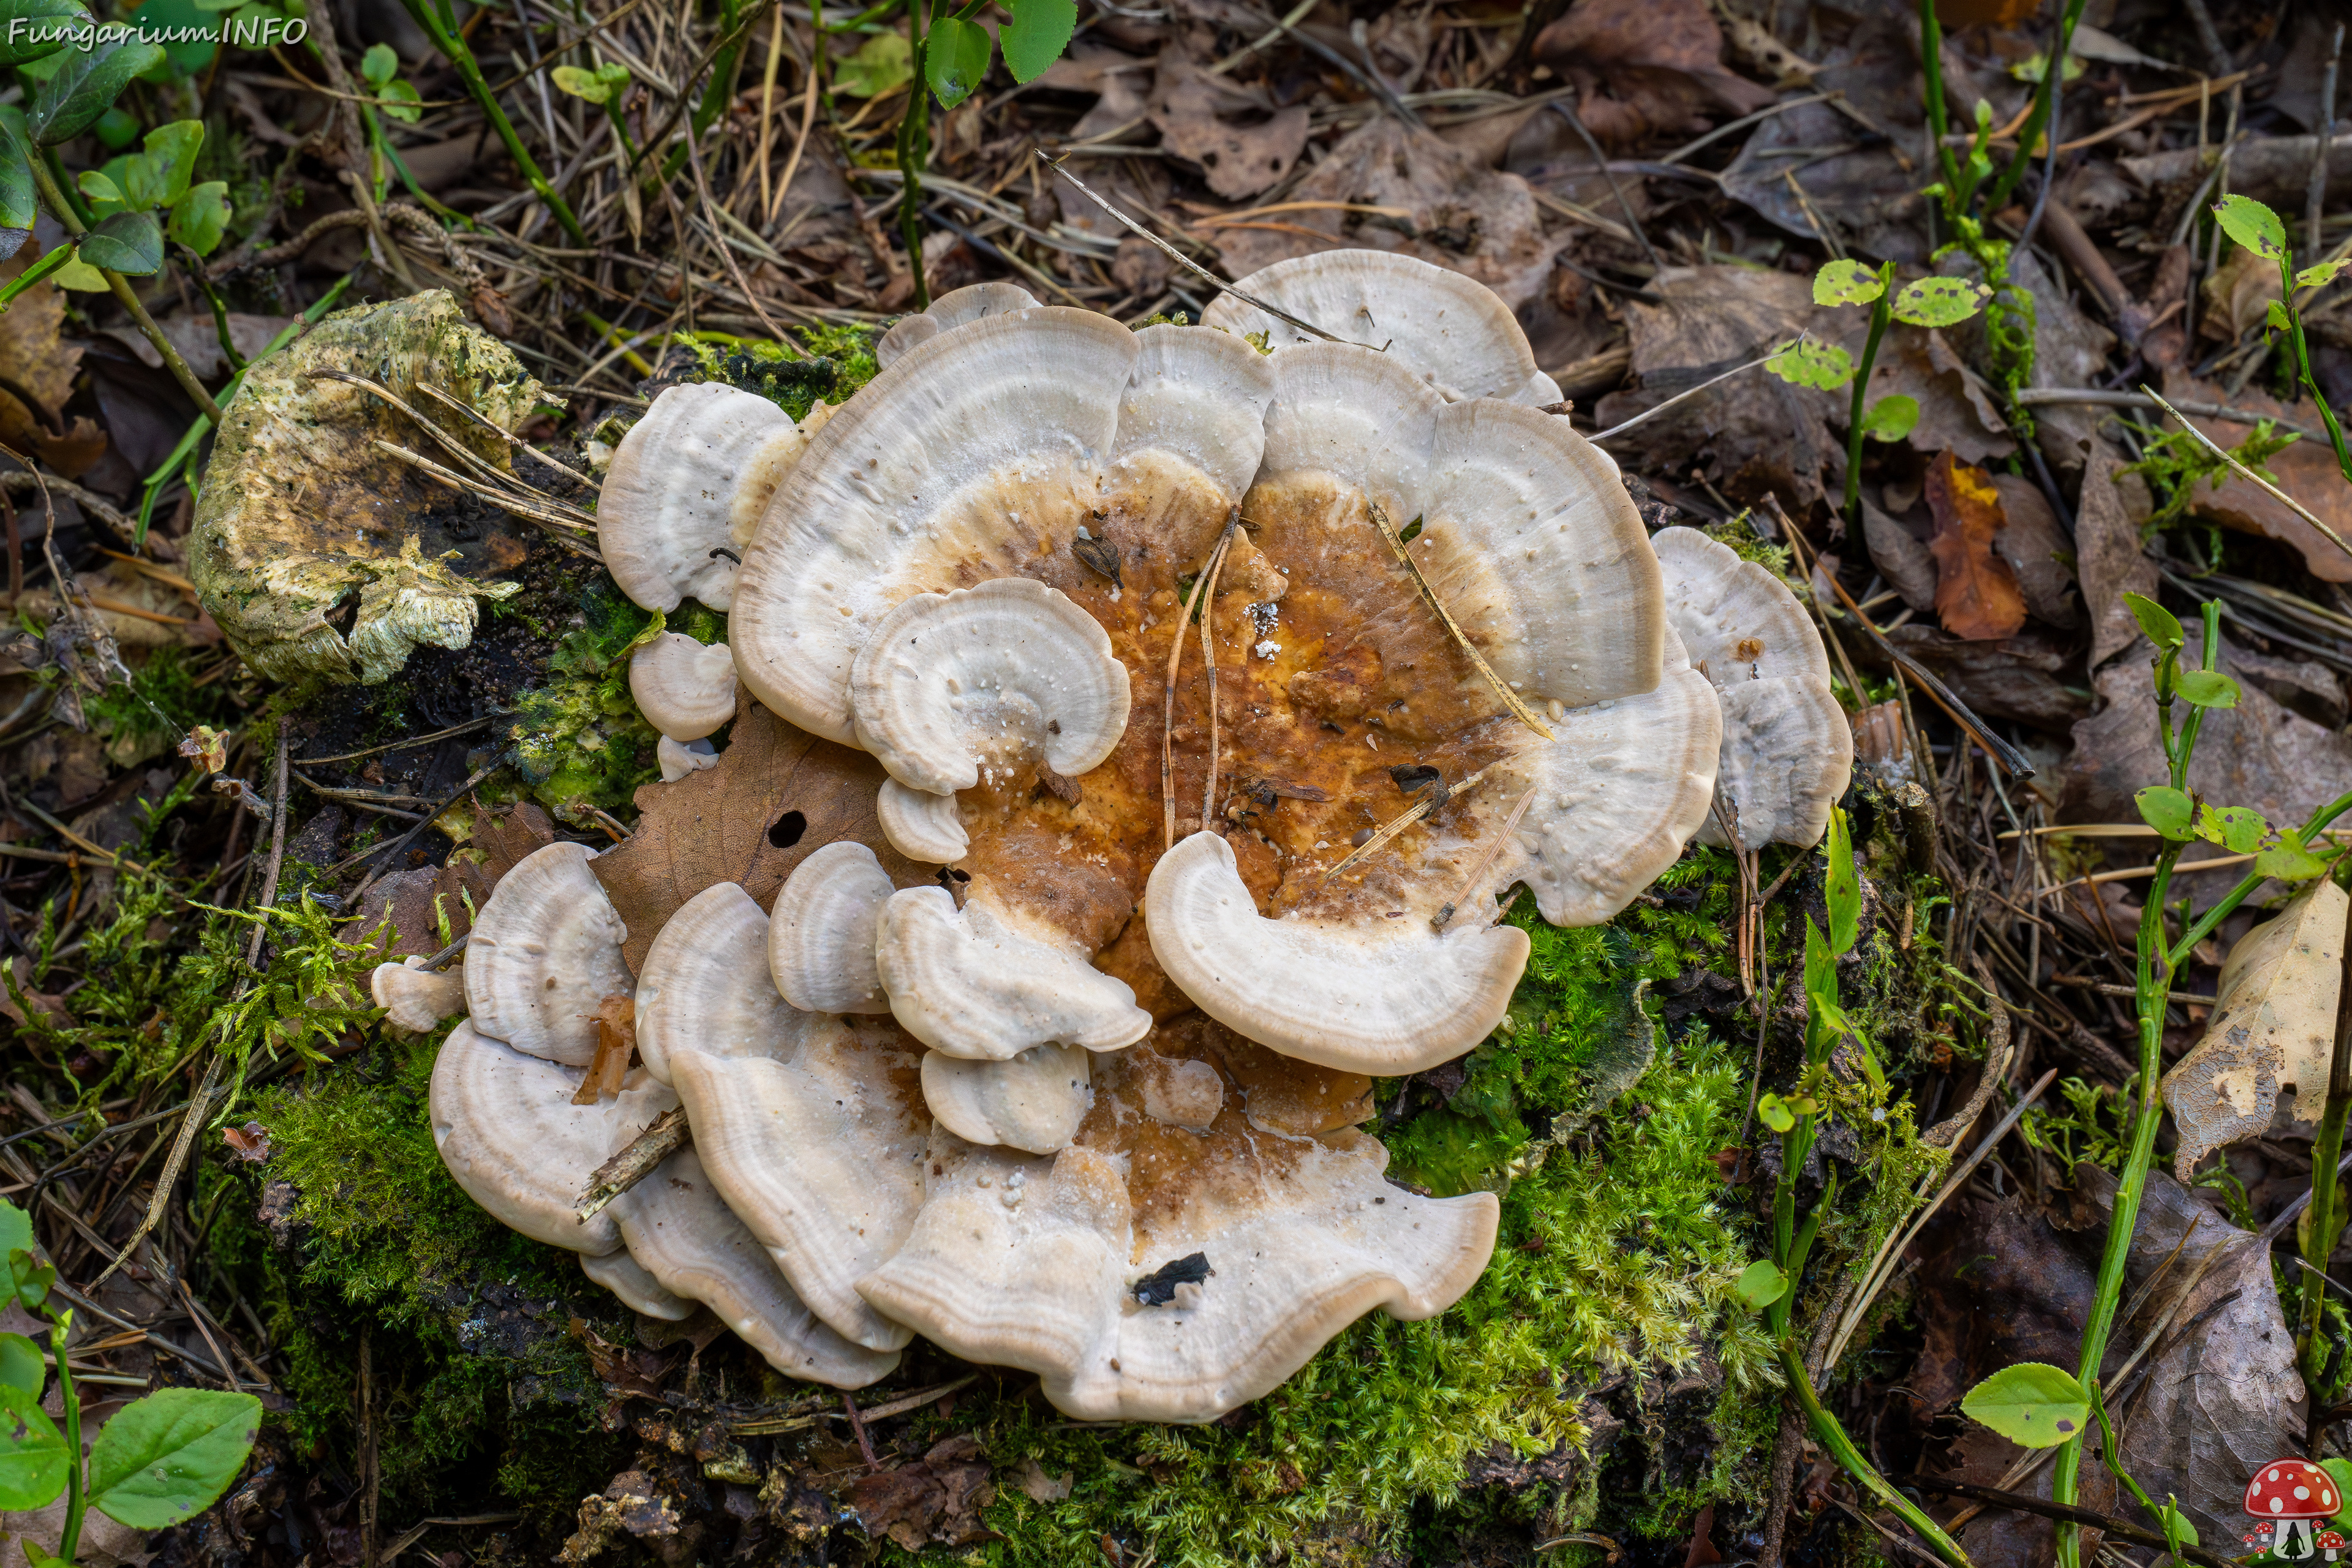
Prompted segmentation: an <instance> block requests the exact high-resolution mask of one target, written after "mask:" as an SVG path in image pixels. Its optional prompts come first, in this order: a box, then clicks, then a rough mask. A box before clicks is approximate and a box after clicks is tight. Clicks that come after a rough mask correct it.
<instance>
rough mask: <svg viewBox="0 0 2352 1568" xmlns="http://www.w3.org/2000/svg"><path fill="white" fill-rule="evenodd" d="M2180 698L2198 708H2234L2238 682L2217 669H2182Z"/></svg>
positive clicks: (2236, 702)
mask: <svg viewBox="0 0 2352 1568" xmlns="http://www.w3.org/2000/svg"><path fill="white" fill-rule="evenodd" d="M2180 700H2182V701H2183V702H2187V703H2189V704H2191V705H2192V706H2194V707H2198V708H2235V707H2236V706H2237V705H2238V683H2237V682H2236V681H2234V680H2232V679H2230V678H2229V677H2228V676H2226V675H2223V674H2222V673H2221V671H2220V670H2218V669H2184V670H2182V671H2181V672H2180Z"/></svg>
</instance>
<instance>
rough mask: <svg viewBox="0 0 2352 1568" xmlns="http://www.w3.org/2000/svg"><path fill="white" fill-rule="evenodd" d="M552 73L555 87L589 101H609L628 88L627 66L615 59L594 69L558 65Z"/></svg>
mask: <svg viewBox="0 0 2352 1568" xmlns="http://www.w3.org/2000/svg"><path fill="white" fill-rule="evenodd" d="M554 74H555V85H556V86H557V87H559V88H561V89H562V90H564V91H565V92H568V93H570V94H571V95H572V97H574V98H581V99H585V100H588V101H589V102H590V103H610V102H611V101H612V100H613V99H614V95H616V94H618V93H623V92H626V91H627V90H628V88H629V68H628V67H626V66H625V65H623V64H621V63H620V62H619V61H617V60H607V61H605V62H604V64H603V65H601V66H598V67H597V68H595V69H594V70H583V69H581V68H579V67H578V66H558V67H556V68H555V73H554Z"/></svg>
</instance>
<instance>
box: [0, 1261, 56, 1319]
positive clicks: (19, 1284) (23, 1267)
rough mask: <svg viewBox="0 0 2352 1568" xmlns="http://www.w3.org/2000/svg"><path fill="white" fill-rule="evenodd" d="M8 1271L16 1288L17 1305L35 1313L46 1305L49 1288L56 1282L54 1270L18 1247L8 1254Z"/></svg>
mask: <svg viewBox="0 0 2352 1568" xmlns="http://www.w3.org/2000/svg"><path fill="white" fill-rule="evenodd" d="M8 1271H9V1273H10V1275H11V1277H12V1279H11V1282H12V1283H13V1284H14V1285H15V1286H16V1303H17V1305H19V1306H21V1307H23V1308H24V1309H25V1310H26V1311H28V1312H37V1311H39V1310H42V1309H43V1308H44V1307H46V1306H47V1304H48V1300H49V1287H50V1286H52V1285H55V1284H56V1283H57V1282H58V1271H57V1270H56V1269H55V1268H52V1267H50V1266H49V1265H48V1264H47V1263H44V1262H42V1261H41V1260H40V1259H39V1258H36V1257H34V1256H33V1254H31V1253H29V1252H26V1251H25V1250H24V1249H23V1248H21V1247H20V1248H18V1249H16V1251H14V1252H11V1253H9V1254H8Z"/></svg>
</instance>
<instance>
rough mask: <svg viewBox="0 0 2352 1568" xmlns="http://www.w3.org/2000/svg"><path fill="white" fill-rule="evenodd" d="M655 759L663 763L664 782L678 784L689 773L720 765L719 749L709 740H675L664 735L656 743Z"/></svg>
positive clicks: (662, 774)
mask: <svg viewBox="0 0 2352 1568" xmlns="http://www.w3.org/2000/svg"><path fill="white" fill-rule="evenodd" d="M654 760H655V761H656V762H658V763H661V776H662V783H664V784H676V783H677V781H678V780H680V779H682V778H684V777H686V776H687V775H688V773H700V772H701V771H702V770H703V769H705V768H715V767H717V766H718V765H719V750H718V748H717V747H715V746H713V745H712V744H711V743H710V742H709V741H708V740H701V741H684V742H680V741H673V740H671V739H670V738H669V737H668V736H667V735H664V736H663V737H662V738H661V739H660V740H659V741H656V742H655V743H654Z"/></svg>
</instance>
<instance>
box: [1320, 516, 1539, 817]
mask: <svg viewBox="0 0 2352 1568" xmlns="http://www.w3.org/2000/svg"><path fill="white" fill-rule="evenodd" d="M1371 513H1372V526H1373V527H1375V528H1377V529H1379V530H1380V531H1381V538H1382V539H1385V540H1387V541H1388V542H1389V548H1390V549H1391V551H1393V552H1395V553H1396V558H1397V560H1398V561H1399V562H1400V563H1402V565H1403V566H1404V569H1405V572H1406V574H1408V575H1410V576H1411V577H1412V585H1413V586H1414V587H1416V588H1418V589H1420V590H1421V598H1422V602H1423V604H1425V605H1428V606H1429V607H1430V608H1431V609H1433V610H1434V611H1436V612H1437V618H1438V619H1439V620H1441V621H1444V623H1445V629H1446V630H1447V631H1449V632H1452V633H1453V634H1454V641H1455V642H1457V643H1459V644H1461V645H1462V651H1463V652H1464V653H1466V654H1468V655H1469V656H1470V662H1471V663H1472V664H1475V665H1476V666H1477V667H1478V673H1479V674H1481V675H1483V676H1485V677H1486V684H1487V685H1489V686H1491V687H1493V688H1494V689H1495V695H1496V696H1497V697H1499V698H1501V699H1502V700H1503V706H1504V707H1506V708H1508V709H1509V710H1511V711H1512V712H1513V713H1515V714H1517V716H1518V720H1519V722H1521V723H1522V724H1525V725H1526V726H1527V727H1528V729H1530V730H1533V731H1535V732H1536V733H1537V734H1538V735H1541V736H1542V737H1543V738H1544V739H1545V740H1547V741H1549V740H1551V739H1552V738H1553V736H1552V732H1551V731H1550V730H1549V728H1548V727H1546V725H1545V724H1544V721H1542V720H1540V719H1538V718H1537V717H1536V715H1535V710H1534V709H1532V708H1529V707H1528V705H1527V704H1526V703H1524V702H1522V701H1520V700H1519V695H1518V693H1517V692H1516V691H1513V690H1512V689H1511V688H1510V684H1509V683H1508V682H1507V681H1506V680H1504V679H1503V678H1502V677H1501V676H1499V675H1496V673H1495V668H1494V666H1492V665H1490V664H1488V663H1487V662H1486V659H1485V658H1482V657H1480V655H1479V652H1478V650H1477V649H1476V648H1475V647H1471V646H1470V639H1469V637H1466V636H1465V635H1464V634H1463V631H1462V627H1461V626H1460V625H1459V624H1458V623H1456V622H1455V620H1454V616H1453V615H1452V614H1451V613H1450V612H1448V611H1447V609H1446V608H1445V605H1444V602H1443V601H1441V600H1440V599H1439V598H1438V596H1437V590H1436V589H1434V588H1433V587H1431V586H1430V585H1429V579H1428V578H1426V577H1424V576H1423V575H1422V574H1421V567H1420V566H1419V565H1418V564H1416V563H1414V561H1413V558H1412V555H1411V554H1410V553H1409V552H1407V551H1406V550H1405V547H1404V541H1403V540H1402V539H1401V538H1399V537H1398V536H1397V531H1396V530H1395V529H1394V528H1392V527H1391V526H1390V525H1389V517H1388V513H1386V512H1384V511H1382V510H1381V509H1380V508H1379V507H1377V506H1374V507H1372V508H1371ZM1413 521H1415V522H1419V521H1421V520H1420V519H1419V518H1415V519H1413ZM1383 831H1385V830H1383ZM1342 864H1344V862H1342Z"/></svg>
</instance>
